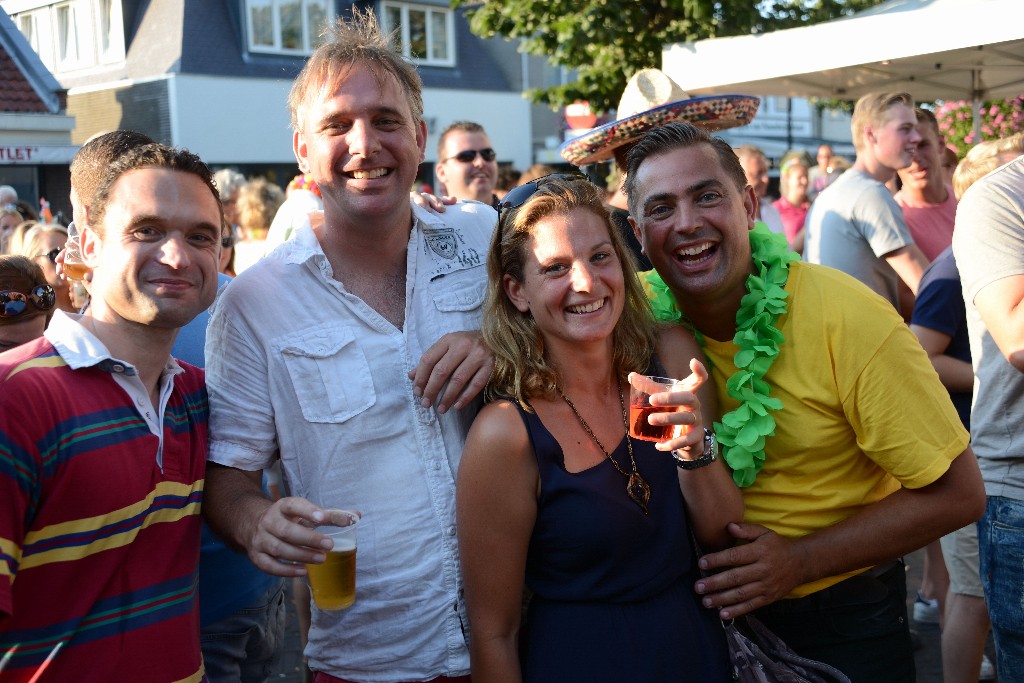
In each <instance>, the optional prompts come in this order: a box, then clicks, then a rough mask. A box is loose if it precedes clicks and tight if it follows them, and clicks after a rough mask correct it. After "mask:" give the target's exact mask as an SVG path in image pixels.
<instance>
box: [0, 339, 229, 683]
mask: <svg viewBox="0 0 1024 683" xmlns="http://www.w3.org/2000/svg"><path fill="white" fill-rule="evenodd" d="M67 322H70V321H62V323H67ZM71 324H75V323H73V322H72V323H71ZM86 334H87V333H86ZM92 341H93V342H96V341H98V340H96V339H95V338H94V337H93V338H92ZM100 346H102V344H100ZM72 365H73V366H74V369H73V368H72V367H71V366H69V365H68V363H66V362H65V360H64V358H62V356H61V355H60V353H59V352H58V350H57V349H56V348H55V347H54V346H53V344H51V343H50V341H48V340H47V339H45V338H43V339H38V340H36V341H34V342H30V343H29V344H26V345H24V346H21V347H18V348H16V349H14V350H12V351H9V352H7V353H4V354H0V661H2V659H6V663H5V664H4V665H3V674H2V677H3V680H4V681H8V680H11V681H27V680H29V679H30V678H31V677H32V675H33V674H34V673H35V672H36V671H37V670H38V669H39V667H41V666H43V664H44V662H46V659H47V657H48V655H50V654H51V653H53V652H54V651H55V650H56V655H55V656H54V657H53V659H52V661H51V662H50V663H49V664H47V665H46V666H47V669H46V672H45V675H44V676H43V677H42V680H74V681H93V680H95V681H204V680H205V674H204V671H203V666H202V657H201V654H200V648H199V612H198V607H197V602H196V584H197V569H198V558H199V537H200V519H199V507H200V504H201V502H202V496H203V477H204V472H205V462H206V450H207V440H206V438H207V437H206V429H207V416H208V412H209V406H208V402H207V396H206V388H205V384H204V381H203V372H202V370H199V369H197V368H194V367H192V366H189V365H185V364H181V369H182V370H183V371H182V372H179V371H178V368H177V367H176V366H174V364H173V362H172V363H171V365H170V366H169V368H173V371H174V372H170V371H168V372H165V378H166V379H165V381H170V382H173V388H172V389H171V391H170V395H169V397H168V399H167V404H166V408H165V410H164V415H163V423H162V427H163V444H162V455H161V454H159V453H158V451H159V450H160V441H161V439H160V438H159V437H158V436H156V435H155V434H154V433H153V430H152V429H151V428H150V426H149V425H148V424H147V422H146V420H145V418H144V416H143V414H142V413H140V410H142V408H139V407H138V406H137V405H136V403H135V402H133V401H131V400H130V398H129V396H128V394H127V393H126V391H125V389H124V388H123V387H122V386H121V385H120V384H119V383H118V382H117V381H115V379H114V377H113V374H114V373H120V372H125V367H126V364H124V363H120V362H118V361H115V360H113V359H111V358H110V357H109V354H108V356H107V357H106V358H102V359H99V360H98V361H97V362H96V363H95V364H93V365H87V366H82V365H81V364H80V363H77V362H76V363H72ZM127 371H128V372H129V373H131V372H133V370H132V369H131V367H130V366H127ZM175 373H177V374H175ZM168 375H171V376H168ZM158 455H161V457H158Z"/></svg>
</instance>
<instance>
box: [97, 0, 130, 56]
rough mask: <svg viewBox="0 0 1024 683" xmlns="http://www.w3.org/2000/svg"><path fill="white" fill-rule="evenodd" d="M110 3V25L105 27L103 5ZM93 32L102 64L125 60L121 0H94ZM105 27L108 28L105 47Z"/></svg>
mask: <svg viewBox="0 0 1024 683" xmlns="http://www.w3.org/2000/svg"><path fill="white" fill-rule="evenodd" d="M104 4H109V7H110V12H109V18H110V25H109V26H106V27H104V25H103V23H104V12H103V9H104V7H103V5H104ZM92 10H93V33H94V35H95V36H96V55H97V56H98V61H99V62H100V63H101V64H112V63H119V62H123V61H124V57H125V54H124V18H123V16H122V14H121V12H122V11H123V9H122V3H121V0H94V2H93V6H92ZM104 28H106V38H107V45H106V47H104V45H103V39H104Z"/></svg>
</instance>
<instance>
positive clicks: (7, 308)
mask: <svg viewBox="0 0 1024 683" xmlns="http://www.w3.org/2000/svg"><path fill="white" fill-rule="evenodd" d="M29 301H31V302H32V305H33V306H35V307H36V309H38V310H40V311H48V310H50V309H51V308H53V305H54V304H55V303H56V302H57V293H56V292H54V291H53V287H51V286H50V285H36V286H35V287H33V288H32V291H31V292H29V293H28V294H23V293H22V292H16V291H14V290H13V289H0V318H16V317H18V316H19V315H21V314H22V313H24V312H25V311H27V310H28V302H29Z"/></svg>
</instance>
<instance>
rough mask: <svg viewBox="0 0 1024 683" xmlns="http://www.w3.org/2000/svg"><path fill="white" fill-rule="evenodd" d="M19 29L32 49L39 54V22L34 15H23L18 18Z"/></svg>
mask: <svg viewBox="0 0 1024 683" xmlns="http://www.w3.org/2000/svg"><path fill="white" fill-rule="evenodd" d="M18 28H19V29H21V32H22V34H23V35H24V36H25V38H26V40H28V44H29V45H31V46H32V49H33V50H35V51H36V53H37V54H38V53H39V22H38V21H37V19H36V15H34V14H29V13H27V12H26V13H25V14H21V15H19V16H18Z"/></svg>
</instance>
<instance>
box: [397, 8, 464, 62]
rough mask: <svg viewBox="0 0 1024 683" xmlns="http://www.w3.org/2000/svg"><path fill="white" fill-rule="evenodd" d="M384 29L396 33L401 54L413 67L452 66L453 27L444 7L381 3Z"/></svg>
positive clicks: (453, 60)
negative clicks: (420, 65)
mask: <svg viewBox="0 0 1024 683" xmlns="http://www.w3.org/2000/svg"><path fill="white" fill-rule="evenodd" d="M382 5H383V9H384V11H383V15H384V30H385V31H387V32H389V33H390V32H391V31H394V30H396V29H397V30H398V39H399V43H400V44H401V47H402V54H403V55H405V56H406V57H408V58H409V59H412V60H413V61H414V62H416V63H417V64H426V65H429V66H455V40H454V35H455V25H454V19H453V15H452V11H451V10H450V9H448V8H447V7H432V6H429V5H412V4H409V3H405V2H383V3H382Z"/></svg>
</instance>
